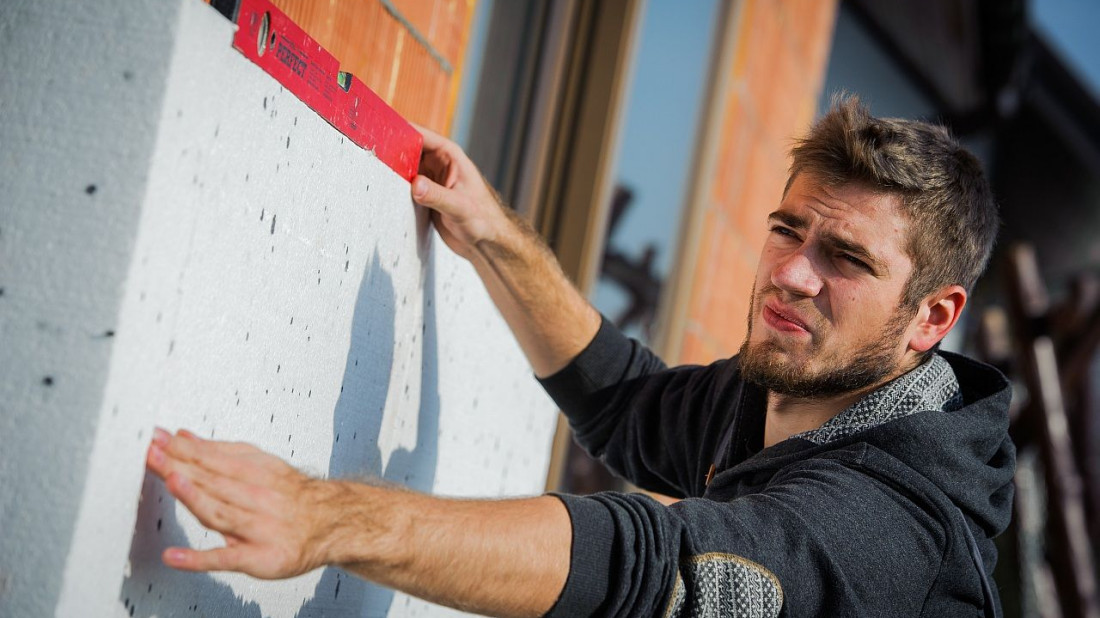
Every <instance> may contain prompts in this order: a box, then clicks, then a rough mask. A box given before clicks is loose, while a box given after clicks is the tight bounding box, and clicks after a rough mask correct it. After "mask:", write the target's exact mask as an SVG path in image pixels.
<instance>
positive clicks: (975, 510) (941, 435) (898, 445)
mask: <svg viewBox="0 0 1100 618" xmlns="http://www.w3.org/2000/svg"><path fill="white" fill-rule="evenodd" d="M940 354H941V356H942V357H943V358H944V359H946V360H947V361H948V363H950V365H951V369H952V370H953V371H954V372H955V377H956V379H957V380H958V382H959V386H960V390H961V394H962V407H961V408H959V409H956V410H954V411H938V410H929V411H924V412H920V413H917V414H913V415H910V416H907V417H905V418H901V419H898V420H895V421H891V422H888V423H884V424H882V425H879V426H878V427H875V428H873V429H870V430H868V431H866V432H864V433H862V434H861V435H860V436H859V438H860V440H861V441H863V442H866V443H868V444H870V445H872V446H875V447H877V448H878V449H880V450H882V451H884V452H886V453H888V454H889V455H891V456H893V457H894V458H896V459H898V460H899V461H901V462H902V463H904V464H905V465H906V466H907V467H909V468H911V469H912V470H914V471H916V472H917V473H919V474H920V475H922V476H924V477H925V478H927V479H928V480H930V481H931V482H932V483H933V484H935V485H936V486H937V487H939V488H940V489H941V490H943V492H944V493H945V494H947V497H948V498H950V499H951V501H952V502H954V503H955V505H956V506H957V507H959V508H960V509H962V511H963V512H964V513H965V514H966V515H968V516H969V517H970V519H971V520H972V521H973V522H974V523H976V524H978V525H979V526H981V528H982V529H983V530H984V531H985V532H986V535H987V536H988V537H989V538H992V537H994V536H996V535H998V534H1000V533H1001V532H1003V531H1004V530H1005V528H1007V527H1008V523H1009V520H1010V519H1011V517H1012V496H1013V485H1012V478H1013V475H1014V474H1015V472H1016V447H1015V446H1014V445H1013V443H1012V440H1011V438H1009V435H1008V424H1009V423H1008V407H1009V403H1010V402H1011V399H1012V388H1011V385H1010V384H1009V382H1008V380H1007V379H1006V378H1005V377H1004V375H1002V374H1001V372H999V371H997V370H996V369H994V368H993V367H990V366H989V365H986V364H984V363H979V362H977V361H975V360H971V359H969V358H966V357H965V356H961V355H958V354H951V353H947V352H941V353H940Z"/></svg>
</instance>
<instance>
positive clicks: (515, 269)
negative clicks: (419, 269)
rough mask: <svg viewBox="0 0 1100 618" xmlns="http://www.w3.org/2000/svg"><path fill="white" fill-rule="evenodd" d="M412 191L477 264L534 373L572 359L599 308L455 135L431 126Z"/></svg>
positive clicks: (448, 239)
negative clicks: (440, 132) (505, 202)
mask: <svg viewBox="0 0 1100 618" xmlns="http://www.w3.org/2000/svg"><path fill="white" fill-rule="evenodd" d="M420 131H421V132H422V133H423V134H424V155H423V158H422V159H421V162H420V175H419V176H417V177H416V179H415V180H414V181H413V184H412V195H413V199H415V200H416V201H417V203H419V204H421V205H423V206H426V207H427V208H430V209H431V210H432V222H433V223H434V224H435V227H436V229H437V230H438V231H439V235H440V236H441V237H442V238H443V241H444V242H445V243H447V246H448V247H450V248H451V249H452V250H453V251H454V252H455V253H457V254H459V255H461V256H462V257H464V258H466V259H467V260H469V261H470V263H472V264H473V266H474V268H475V269H476V270H477V272H478V274H479V275H480V276H481V280H482V281H483V282H484V283H485V288H486V289H487V290H488V292H489V296H490V297H492V299H493V302H494V303H496V306H497V308H498V309H499V310H500V312H501V314H502V315H503V316H504V319H505V321H507V323H508V326H509V327H510V328H511V329H512V333H513V334H515V336H516V339H517V340H518V341H519V344H520V347H521V348H523V351H524V353H525V354H526V355H527V359H528V360H529V361H530V362H531V367H532V368H533V369H534V370H535V374H536V375H538V376H540V377H542V376H548V375H551V374H553V373H555V372H557V371H558V370H560V369H561V368H563V367H565V365H566V364H568V363H569V361H571V360H572V359H573V358H574V357H576V356H577V354H579V353H580V352H581V350H583V349H584V347H585V346H586V345H587V344H588V343H589V342H590V341H591V340H592V338H593V337H594V336H595V334H596V331H597V329H598V328H599V326H600V316H599V314H598V313H597V312H596V310H595V309H594V308H592V305H590V304H589V303H588V301H587V300H585V299H584V297H583V296H581V294H580V292H578V291H577V289H576V288H575V287H574V286H573V284H572V283H571V282H570V281H569V279H568V278H567V277H566V276H565V274H564V273H563V272H562V270H561V267H560V266H559V265H558V262H557V259H556V258H555V257H554V254H553V253H552V252H551V251H550V249H549V248H548V247H547V246H546V244H545V243H544V242H543V241H542V239H541V238H539V236H538V234H536V233H535V232H534V230H532V229H531V227H530V226H529V225H527V223H526V222H525V221H523V220H522V219H521V218H519V217H518V216H516V215H515V213H513V212H512V211H511V210H510V209H508V208H506V207H505V206H503V205H502V204H501V203H500V200H499V198H498V197H497V195H496V193H495V192H494V191H493V190H492V189H491V188H490V187H489V185H488V183H487V182H486V181H485V178H484V177H483V176H482V175H481V172H479V171H478V169H477V167H476V166H475V165H474V164H473V162H472V161H470V159H469V157H467V156H466V153H464V152H462V149H461V148H459V147H458V145H457V144H455V143H454V142H452V141H450V140H448V139H446V138H444V137H441V136H440V135H437V134H435V133H433V132H431V131H429V130H427V129H423V128H421V129H420Z"/></svg>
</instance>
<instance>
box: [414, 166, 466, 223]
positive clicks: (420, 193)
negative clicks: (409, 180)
mask: <svg viewBox="0 0 1100 618" xmlns="http://www.w3.org/2000/svg"><path fill="white" fill-rule="evenodd" d="M412 196H413V199H414V200H416V203H418V204H420V205H421V206H426V207H428V208H431V209H432V210H436V211H439V212H440V213H442V214H445V215H452V216H453V215H456V214H458V210H459V204H460V202H461V200H462V198H461V196H460V195H459V193H458V192H457V191H454V190H452V189H447V188H446V187H443V186H441V185H440V184H438V183H436V182H435V181H433V180H432V179H431V178H428V177H427V176H423V175H420V176H417V177H416V178H415V179H414V180H413V185H412Z"/></svg>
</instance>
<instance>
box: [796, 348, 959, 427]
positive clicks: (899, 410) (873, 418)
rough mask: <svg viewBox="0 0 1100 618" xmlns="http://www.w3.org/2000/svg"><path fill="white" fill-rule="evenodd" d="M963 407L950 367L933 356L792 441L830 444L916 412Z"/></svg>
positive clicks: (947, 410)
mask: <svg viewBox="0 0 1100 618" xmlns="http://www.w3.org/2000/svg"><path fill="white" fill-rule="evenodd" d="M962 404H963V399H962V391H961V390H960V389H959V381H958V380H957V379H956V378H955V372H954V371H953V370H952V369H951V365H950V364H949V363H948V362H947V361H946V360H944V358H943V357H942V356H940V355H939V354H933V355H932V357H931V358H929V359H928V360H927V361H925V362H924V363H922V364H921V365H920V366H919V367H917V368H916V369H913V370H912V371H910V372H909V373H907V374H905V375H903V376H900V377H898V378H897V379H895V380H892V381H890V382H888V383H886V384H884V385H883V386H882V387H880V388H878V389H876V390H874V391H872V392H870V393H868V394H867V395H865V396H864V397H863V398H862V399H860V400H859V401H857V402H856V403H854V404H852V405H851V406H849V407H848V408H846V409H845V410H844V411H843V412H841V413H840V414H837V415H836V416H834V417H833V418H831V419H829V420H828V421H826V422H825V424H823V425H822V426H821V427H818V428H817V429H811V430H810V431H805V432H802V433H800V434H797V435H794V436H792V437H793V438H802V439H803V440H809V441H810V442H813V443H815V444H819V445H820V444H828V443H829V442H832V441H834V440H840V439H841V438H847V437H849V436H852V435H855V434H857V433H859V432H861V431H866V430H868V429H871V428H872V427H877V426H879V425H882V424H883V423H888V422H890V421H893V420H897V419H899V418H904V417H906V416H909V415H911V414H916V413H917V412H923V411H925V410H939V411H943V412H953V411H955V410H958V409H959V408H961V407H962Z"/></svg>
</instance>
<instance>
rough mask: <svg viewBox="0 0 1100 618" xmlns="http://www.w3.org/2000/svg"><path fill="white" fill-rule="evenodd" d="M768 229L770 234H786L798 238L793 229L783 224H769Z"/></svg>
mask: <svg viewBox="0 0 1100 618" xmlns="http://www.w3.org/2000/svg"><path fill="white" fill-rule="evenodd" d="M770 231H771V233H772V234H778V235H780V236H786V237H788V238H793V239H795V240H798V235H797V234H795V233H794V230H792V229H791V228H789V227H786V226H783V225H773V226H771V228H770Z"/></svg>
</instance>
